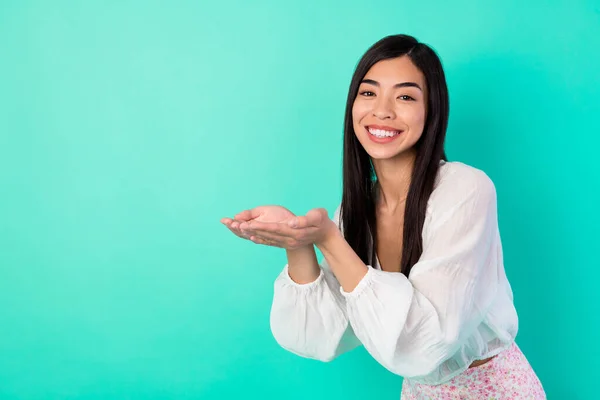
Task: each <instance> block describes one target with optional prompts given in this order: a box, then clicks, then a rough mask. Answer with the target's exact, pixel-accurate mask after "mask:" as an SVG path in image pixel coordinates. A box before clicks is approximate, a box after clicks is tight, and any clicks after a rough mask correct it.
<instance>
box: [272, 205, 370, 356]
mask: <svg viewBox="0 0 600 400" xmlns="http://www.w3.org/2000/svg"><path fill="white" fill-rule="evenodd" d="M333 221H334V222H335V223H336V224H339V207H338V209H336V211H335V214H334V218H333ZM270 325H271V332H272V334H273V336H274V338H275V340H276V341H277V343H278V344H279V345H280V346H281V347H283V348H284V349H286V350H288V351H290V352H292V353H294V354H296V355H299V356H302V357H306V358H312V359H317V360H320V361H331V360H333V359H334V358H336V357H337V356H339V355H340V354H342V353H345V352H347V351H350V350H352V349H354V348H356V347H357V346H359V345H360V341H359V340H358V339H357V338H356V336H355V335H354V332H353V331H352V326H351V325H350V324H349V322H348V315H347V312H346V299H345V298H344V296H343V295H342V293H341V291H340V284H339V282H338V281H337V279H336V277H335V276H334V275H333V273H332V272H331V270H330V268H329V266H328V265H327V261H326V260H323V261H322V262H321V264H320V274H319V277H318V278H317V279H316V280H315V281H313V282H310V283H306V284H299V283H296V282H294V281H293V280H292V279H291V278H290V276H289V273H288V265H287V264H286V265H285V267H284V268H283V271H282V272H281V273H280V274H279V276H278V277H277V278H276V279H275V284H274V295H273V302H272V306H271V314H270Z"/></svg>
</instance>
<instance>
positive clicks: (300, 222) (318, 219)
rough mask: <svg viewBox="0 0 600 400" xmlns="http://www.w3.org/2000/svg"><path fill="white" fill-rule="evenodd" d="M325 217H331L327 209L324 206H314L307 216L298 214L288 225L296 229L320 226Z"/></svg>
mask: <svg viewBox="0 0 600 400" xmlns="http://www.w3.org/2000/svg"><path fill="white" fill-rule="evenodd" d="M324 218H329V217H328V215H327V210H325V209H324V208H314V209H312V210H310V211H309V212H308V213H307V214H306V215H305V216H297V217H295V218H292V219H291V220H290V221H289V222H288V225H289V226H290V227H292V228H295V229H302V228H308V227H318V226H320V225H321V223H322V222H323V219H324Z"/></svg>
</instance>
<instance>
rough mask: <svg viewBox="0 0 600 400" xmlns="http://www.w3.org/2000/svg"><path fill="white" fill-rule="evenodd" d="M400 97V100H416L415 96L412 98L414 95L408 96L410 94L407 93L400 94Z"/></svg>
mask: <svg viewBox="0 0 600 400" xmlns="http://www.w3.org/2000/svg"><path fill="white" fill-rule="evenodd" d="M398 98H399V99H400V100H406V101H414V100H415V99H414V98H412V97H410V96H408V95H406V94H405V95H402V96H399V97H398Z"/></svg>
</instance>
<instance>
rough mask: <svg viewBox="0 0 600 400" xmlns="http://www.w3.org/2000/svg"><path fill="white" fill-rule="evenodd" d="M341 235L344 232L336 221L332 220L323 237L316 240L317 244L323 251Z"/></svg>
mask: <svg viewBox="0 0 600 400" xmlns="http://www.w3.org/2000/svg"><path fill="white" fill-rule="evenodd" d="M341 237H342V232H340V230H339V229H338V227H337V225H336V224H335V222H333V221H331V220H330V221H329V223H328V226H327V228H326V229H325V232H324V233H323V235H322V236H321V238H320V239H319V240H318V241H317V242H315V246H317V248H318V249H319V250H321V251H323V250H326V249H327V248H329V247H330V246H331V244H332V243H333V242H335V241H336V240H337V239H339V238H341Z"/></svg>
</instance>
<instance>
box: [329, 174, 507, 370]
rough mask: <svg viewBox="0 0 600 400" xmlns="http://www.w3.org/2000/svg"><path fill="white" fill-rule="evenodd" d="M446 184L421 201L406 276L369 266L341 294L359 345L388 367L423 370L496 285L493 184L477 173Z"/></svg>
mask: <svg viewBox="0 0 600 400" xmlns="http://www.w3.org/2000/svg"><path fill="white" fill-rule="evenodd" d="M473 177H474V178H473V179H469V180H467V182H454V183H453V184H450V185H449V184H446V185H447V186H446V187H445V188H441V189H440V190H439V191H437V190H436V191H437V192H438V193H436V196H435V197H434V196H433V195H432V198H431V199H430V200H431V203H430V204H429V208H430V214H429V216H428V220H427V222H426V228H424V230H423V252H422V256H421V258H420V259H419V261H418V262H417V263H416V264H415V265H414V266H413V268H412V270H411V273H410V274H409V277H408V278H407V277H406V276H405V275H403V274H401V273H395V272H384V271H381V270H379V269H374V268H372V267H370V266H369V269H368V272H367V274H366V275H365V276H364V278H363V279H362V280H361V281H360V282H359V284H358V285H357V286H356V287H355V288H354V290H353V291H351V292H344V290H343V289H342V288H340V292H341V293H342V295H343V296H344V297H345V299H346V302H347V304H346V307H347V313H348V318H349V321H350V323H351V326H352V327H353V329H354V332H355V334H356V336H357V337H358V338H359V339H360V341H361V342H362V343H363V345H364V347H365V348H366V349H367V351H368V352H369V353H370V354H371V355H372V356H373V357H374V358H375V359H376V360H377V361H378V362H379V363H380V364H382V365H383V366H384V367H386V368H387V369H388V370H390V371H391V372H393V373H395V374H398V375H401V376H404V377H411V378H418V377H421V376H426V375H428V374H430V373H432V372H433V371H435V370H436V369H437V368H438V367H439V366H440V365H441V364H442V363H443V362H444V361H445V360H447V359H449V358H450V357H451V356H452V355H453V354H454V353H455V352H456V351H458V350H459V349H460V347H461V346H462V345H463V344H464V342H465V340H466V339H467V338H469V336H470V335H472V334H473V333H474V332H475V330H476V328H477V327H478V325H480V323H481V322H482V320H483V318H484V316H485V314H486V311H487V310H488V309H489V307H490V306H491V303H492V302H493V299H494V297H495V294H496V292H497V288H498V274H499V271H498V257H499V254H498V247H497V245H498V242H497V241H498V240H499V233H498V222H497V211H496V191H495V187H494V184H493V183H492V181H491V180H490V179H489V178H488V177H487V175H485V173H483V172H482V171H478V173H475V174H473Z"/></svg>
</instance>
